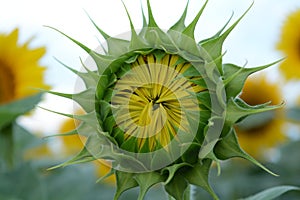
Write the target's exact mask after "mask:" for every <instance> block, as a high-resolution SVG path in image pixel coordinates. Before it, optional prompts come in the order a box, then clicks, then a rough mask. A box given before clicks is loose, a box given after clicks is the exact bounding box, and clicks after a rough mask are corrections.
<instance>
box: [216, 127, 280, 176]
mask: <svg viewBox="0 0 300 200" xmlns="http://www.w3.org/2000/svg"><path fill="white" fill-rule="evenodd" d="M214 153H215V155H216V157H217V158H218V159H220V160H227V159H229V158H233V157H240V158H244V159H246V160H248V161H250V162H252V163H253V164H255V165H257V166H258V167H260V168H261V169H263V170H265V171H266V172H268V173H269V174H272V175H273V176H278V175H277V174H275V173H273V172H272V171H270V170H269V169H267V168H266V167H265V166H263V165H262V164H260V163H259V162H258V161H257V160H255V159H254V158H253V157H251V156H250V155H249V154H247V153H246V152H245V151H243V150H242V148H241V147H240V145H239V143H238V140H237V136H236V133H235V131H234V129H232V131H231V132H230V133H229V134H228V135H227V136H226V137H224V138H222V140H220V141H219V142H218V143H217V144H216V146H215V148H214Z"/></svg>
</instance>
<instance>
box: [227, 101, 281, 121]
mask: <svg viewBox="0 0 300 200" xmlns="http://www.w3.org/2000/svg"><path fill="white" fill-rule="evenodd" d="M283 105H284V104H283V103H282V104H280V105H274V106H270V105H269V103H266V104H261V105H256V106H250V105H248V104H247V103H246V102H244V101H243V100H242V99H240V98H236V99H233V98H231V99H230V100H229V101H228V104H227V110H226V121H227V122H229V123H230V124H234V123H236V122H238V121H239V120H241V119H243V118H244V117H247V116H248V115H251V114H257V113H262V112H266V111H271V110H275V109H278V108H281V107H282V106H283Z"/></svg>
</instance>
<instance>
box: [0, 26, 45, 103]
mask: <svg viewBox="0 0 300 200" xmlns="http://www.w3.org/2000/svg"><path fill="white" fill-rule="evenodd" d="M18 36H19V30H18V29H15V30H13V31H12V32H11V33H9V34H0V105H1V104H5V103H8V102H11V101H14V100H18V99H20V98H23V97H27V96H30V95H33V94H35V93H37V92H38V91H37V90H34V89H33V88H43V89H49V86H48V85H46V84H45V83H44V80H43V78H44V77H43V73H44V70H45V67H42V66H40V65H39V63H38V62H39V59H40V58H41V57H42V56H43V55H44V54H45V51H46V49H45V48H44V47H40V48H35V49H31V48H30V47H29V43H30V41H31V40H28V41H27V42H25V43H24V44H22V45H19V44H18Z"/></svg>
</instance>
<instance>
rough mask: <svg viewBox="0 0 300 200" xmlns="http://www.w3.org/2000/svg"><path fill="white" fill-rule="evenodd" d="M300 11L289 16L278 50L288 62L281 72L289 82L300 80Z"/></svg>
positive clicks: (281, 67) (283, 65) (283, 64)
mask: <svg viewBox="0 0 300 200" xmlns="http://www.w3.org/2000/svg"><path fill="white" fill-rule="evenodd" d="M299 27H300V9H298V10H296V11H294V12H292V13H290V14H289V16H288V17H287V19H286V20H285V22H284V24H283V26H282V30H281V38H280V39H279V41H278V43H277V49H278V50H280V51H281V52H282V53H283V54H284V55H285V56H287V58H286V60H285V61H283V63H282V64H281V65H280V70H281V72H282V74H283V75H284V76H285V78H286V79H287V80H290V79H300V29H299Z"/></svg>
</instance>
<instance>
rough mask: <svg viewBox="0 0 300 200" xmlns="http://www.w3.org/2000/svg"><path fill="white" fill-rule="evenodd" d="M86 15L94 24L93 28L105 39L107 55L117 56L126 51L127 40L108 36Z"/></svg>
mask: <svg viewBox="0 0 300 200" xmlns="http://www.w3.org/2000/svg"><path fill="white" fill-rule="evenodd" d="M87 15H88V14H87ZM88 17H89V19H90V21H91V22H92V24H93V25H94V26H95V28H96V29H97V30H98V32H99V33H100V34H101V35H102V36H103V38H104V39H105V40H106V42H107V48H108V54H109V55H114V56H119V55H122V54H124V53H126V52H128V46H129V41H127V40H123V39H119V38H114V37H111V36H109V35H108V34H107V33H105V32H104V31H103V30H102V29H100V28H99V26H98V25H97V24H96V23H95V22H94V20H93V19H92V18H91V17H90V16H89V15H88Z"/></svg>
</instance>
